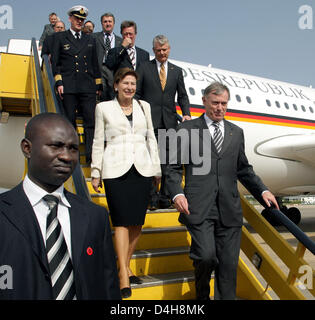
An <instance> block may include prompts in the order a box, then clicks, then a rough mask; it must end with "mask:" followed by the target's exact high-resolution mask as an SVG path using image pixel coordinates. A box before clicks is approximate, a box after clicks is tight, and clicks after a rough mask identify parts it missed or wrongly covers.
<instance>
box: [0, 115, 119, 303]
mask: <svg viewBox="0 0 315 320" xmlns="http://www.w3.org/2000/svg"><path fill="white" fill-rule="evenodd" d="M78 148H79V139H78V136H77V134H76V132H75V130H74V128H73V126H72V125H71V123H70V122H69V121H68V120H67V119H66V118H64V117H62V116H60V115H58V114H54V113H44V114H40V115H37V116H35V117H33V118H32V119H31V120H30V121H29V123H28V124H27V127H26V130H25V137H24V138H23V140H22V142H21V149H22V152H23V154H24V156H25V158H26V159H27V163H28V173H27V175H26V176H25V179H24V181H23V182H21V183H20V184H19V185H18V186H16V187H15V188H13V189H12V190H10V191H8V192H6V193H3V194H1V195H0V243H1V250H0V266H8V267H9V268H11V270H12V277H13V285H12V286H11V287H8V288H6V289H5V290H0V300H3V299H23V300H25V299H26V300H28V299H32V300H37V299H45V300H53V299H55V300H68V299H71V300H72V299H78V300H79V299H80V300H81V299H93V300H95V299H102V300H105V299H120V290H119V285H118V277H117V268H116V261H115V255H114V250H113V244H112V239H111V230H110V226H109V220H108V215H107V213H106V212H105V210H104V209H103V208H102V207H99V206H97V205H95V204H93V203H92V202H90V201H88V200H85V199H82V198H80V197H78V196H76V195H74V194H72V193H70V192H68V191H67V190H65V189H64V187H63V183H64V182H65V181H66V180H67V179H68V178H69V177H70V176H71V175H72V172H73V171H74V169H75V167H76V165H77V162H78V157H79V151H78ZM54 201H55V202H54ZM54 215H55V216H54ZM53 237H55V238H53Z"/></svg>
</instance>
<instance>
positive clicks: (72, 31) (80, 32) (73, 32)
mask: <svg viewBox="0 0 315 320" xmlns="http://www.w3.org/2000/svg"><path fill="white" fill-rule="evenodd" d="M69 30H70V31H71V33H72V34H73V36H74V37H75V34H76V33H77V32H76V31H74V30H72V29H71V28H70V29H69ZM78 34H79V35H80V38H81V35H82V31H79V32H78Z"/></svg>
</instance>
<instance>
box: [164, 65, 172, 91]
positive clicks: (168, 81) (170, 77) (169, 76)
mask: <svg viewBox="0 0 315 320" xmlns="http://www.w3.org/2000/svg"><path fill="white" fill-rule="evenodd" d="M173 77H174V65H173V64H171V63H170V62H168V67H167V77H166V84H165V88H164V91H165V90H166V89H167V86H168V84H170V83H172V82H173V80H172V78H173Z"/></svg>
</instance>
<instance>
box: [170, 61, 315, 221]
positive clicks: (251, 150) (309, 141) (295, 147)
mask: <svg viewBox="0 0 315 320" xmlns="http://www.w3.org/2000/svg"><path fill="white" fill-rule="evenodd" d="M170 61H171V62H173V63H174V64H176V65H178V66H180V67H181V68H182V69H183V73H184V80H185V85H186V90H187V93H188V95H189V99H190V103H191V113H192V116H193V117H197V116H199V115H200V114H202V113H203V112H204V107H203V105H202V95H203V90H204V89H205V88H206V87H207V86H208V85H209V84H210V83H211V82H213V81H219V82H221V83H223V84H224V85H227V86H228V88H229V89H230V94H231V95H230V101H229V104H228V110H227V113H226V119H227V120H230V121H231V122H233V123H235V124H236V125H238V126H240V127H241V128H242V129H243V130H244V136H245V151H246V154H247V157H248V159H249V162H250V163H251V164H252V165H253V167H254V170H255V172H256V173H257V174H258V175H259V176H260V177H261V178H262V180H263V181H264V183H265V184H266V186H268V188H269V189H270V191H271V192H273V193H274V194H275V195H276V198H277V200H278V202H279V204H280V208H281V211H283V212H284V213H285V214H286V215H287V216H288V217H289V218H290V219H291V220H292V221H294V222H295V223H298V222H299V221H300V219H301V213H300V211H299V209H298V208H296V207H291V208H287V207H286V206H284V205H283V204H282V198H283V197H284V196H292V195H314V194H315V177H314V172H315V171H314V170H315V91H314V89H312V88H311V87H305V86H300V85H295V84H291V83H286V82H281V81H276V80H272V79H267V78H262V77H257V76H252V75H248V74H242V73H238V72H232V71H228V70H223V69H217V68H214V67H212V66H211V65H209V66H201V65H197V64H191V63H186V62H181V61H176V60H170ZM178 111H180V108H179V107H178ZM239 189H240V192H241V193H243V194H248V191H247V190H246V189H245V188H244V187H242V185H240V184H239ZM262 214H263V215H264V216H265V217H266V218H267V219H268V220H270V219H269V218H270V216H269V212H268V210H266V209H264V210H263V212H262Z"/></svg>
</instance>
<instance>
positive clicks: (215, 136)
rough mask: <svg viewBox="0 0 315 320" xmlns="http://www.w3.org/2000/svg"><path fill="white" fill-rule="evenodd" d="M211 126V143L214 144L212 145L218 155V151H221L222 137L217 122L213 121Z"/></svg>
mask: <svg viewBox="0 0 315 320" xmlns="http://www.w3.org/2000/svg"><path fill="white" fill-rule="evenodd" d="M212 125H213V126H214V127H215V130H214V134H213V142H214V145H215V147H216V149H217V151H218V153H220V151H221V149H222V143H223V135H222V132H221V130H220V128H219V122H217V121H214V122H213V123H212Z"/></svg>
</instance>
